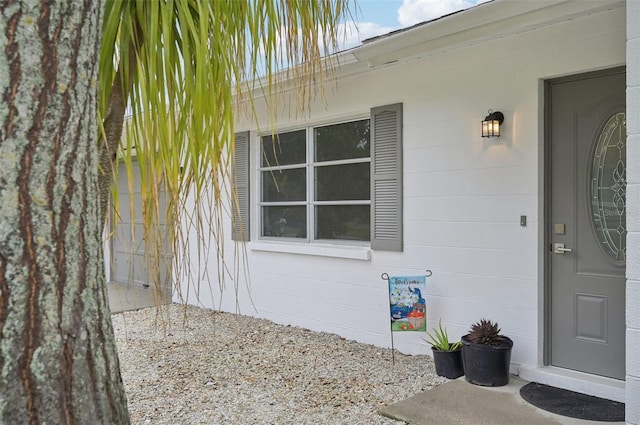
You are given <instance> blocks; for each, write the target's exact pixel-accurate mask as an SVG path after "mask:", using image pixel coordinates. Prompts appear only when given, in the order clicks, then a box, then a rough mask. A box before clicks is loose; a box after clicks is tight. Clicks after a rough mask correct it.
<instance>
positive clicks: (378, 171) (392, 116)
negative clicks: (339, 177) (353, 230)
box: [371, 103, 402, 251]
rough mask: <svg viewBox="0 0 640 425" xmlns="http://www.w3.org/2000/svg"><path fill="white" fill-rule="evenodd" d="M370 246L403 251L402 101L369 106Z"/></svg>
mask: <svg viewBox="0 0 640 425" xmlns="http://www.w3.org/2000/svg"><path fill="white" fill-rule="evenodd" d="M371 170H372V173H371V174H372V175H371V248H372V249H374V250H383V251H402V104H401V103H397V104H394V105H388V106H381V107H377V108H372V109H371Z"/></svg>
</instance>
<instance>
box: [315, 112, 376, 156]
mask: <svg viewBox="0 0 640 425" xmlns="http://www.w3.org/2000/svg"><path fill="white" fill-rule="evenodd" d="M314 141H315V150H316V158H315V160H316V161H317V162H320V161H333V160H336V159H352V158H368V157H369V156H370V143H369V120H362V121H354V122H347V123H343V124H336V125H328V126H326V127H317V128H315V129H314Z"/></svg>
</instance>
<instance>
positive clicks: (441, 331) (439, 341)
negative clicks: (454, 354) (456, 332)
mask: <svg viewBox="0 0 640 425" xmlns="http://www.w3.org/2000/svg"><path fill="white" fill-rule="evenodd" d="M427 336H428V337H429V339H425V338H422V339H423V341H425V342H427V343H429V344H431V346H432V347H433V348H435V349H436V350H438V351H456V350H457V349H458V348H460V341H457V342H454V343H451V342H449V335H447V329H446V328H443V327H442V319H440V320H438V327H437V328H433V335H432V334H430V333H429V332H427Z"/></svg>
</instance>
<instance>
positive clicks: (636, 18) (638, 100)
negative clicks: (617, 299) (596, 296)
mask: <svg viewBox="0 0 640 425" xmlns="http://www.w3.org/2000/svg"><path fill="white" fill-rule="evenodd" d="M627 227H628V234H627V256H628V259H627V307H626V308H627V377H626V378H627V379H626V381H627V382H626V384H627V385H626V416H627V417H626V421H627V423H629V424H635V425H638V424H640V402H639V400H640V1H637V0H628V1H627Z"/></svg>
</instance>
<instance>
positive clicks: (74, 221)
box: [0, 0, 129, 425]
mask: <svg viewBox="0 0 640 425" xmlns="http://www.w3.org/2000/svg"><path fill="white" fill-rule="evenodd" d="M102 6H103V5H102V2H98V1H96V0H67V1H63V0H59V1H57V2H54V1H53V0H52V1H42V2H34V1H24V2H16V1H12V0H0V95H1V96H2V100H1V102H0V170H2V171H1V174H0V423H5V424H44V423H47V424H118V425H119V424H127V423H129V419H128V412H127V406H126V397H125V394H124V388H123V385H122V379H121V376H120V368H119V364H118V357H117V352H116V347H115V342H114V337H113V329H112V325H111V318H110V312H109V307H108V304H107V296H106V284H105V275H104V262H103V253H102V241H101V234H102V226H103V223H102V222H101V221H100V213H101V212H100V209H99V194H98V185H97V176H98V160H99V158H98V148H97V140H96V139H97V134H98V130H97V122H96V120H97V111H96V108H97V101H96V95H97V69H98V54H99V48H100V28H101V26H102Z"/></svg>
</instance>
